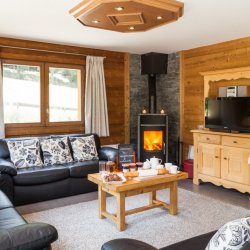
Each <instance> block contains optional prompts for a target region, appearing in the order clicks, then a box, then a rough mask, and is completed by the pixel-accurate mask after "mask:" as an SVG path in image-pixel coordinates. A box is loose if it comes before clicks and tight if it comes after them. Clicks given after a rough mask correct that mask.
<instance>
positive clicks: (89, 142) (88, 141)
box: [69, 135, 98, 161]
mask: <svg viewBox="0 0 250 250" xmlns="http://www.w3.org/2000/svg"><path fill="white" fill-rule="evenodd" d="M69 140H70V143H71V146H72V149H73V157H74V160H76V161H86V160H87V161H88V160H96V159H98V154H97V150H96V145H95V138H94V136H93V135H90V136H85V137H70V138H69Z"/></svg>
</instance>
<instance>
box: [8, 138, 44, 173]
mask: <svg viewBox="0 0 250 250" xmlns="http://www.w3.org/2000/svg"><path fill="white" fill-rule="evenodd" d="M7 145H8V148H9V151H10V158H11V161H12V162H13V163H14V165H15V167H16V168H26V167H32V166H42V165H43V163H42V160H41V156H40V148H39V141H38V140H37V139H31V140H23V141H20V140H19V141H12V140H11V141H7Z"/></svg>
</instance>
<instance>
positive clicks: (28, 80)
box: [3, 63, 41, 123]
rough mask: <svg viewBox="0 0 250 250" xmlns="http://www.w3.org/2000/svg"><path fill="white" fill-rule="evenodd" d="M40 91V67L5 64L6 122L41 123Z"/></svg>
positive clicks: (4, 95)
mask: <svg viewBox="0 0 250 250" xmlns="http://www.w3.org/2000/svg"><path fill="white" fill-rule="evenodd" d="M40 89H41V70H40V67H39V66H33V65H17V64H7V63H4V64H3V99H4V122H5V123H37V122H41V112H40V110H41V107H40Z"/></svg>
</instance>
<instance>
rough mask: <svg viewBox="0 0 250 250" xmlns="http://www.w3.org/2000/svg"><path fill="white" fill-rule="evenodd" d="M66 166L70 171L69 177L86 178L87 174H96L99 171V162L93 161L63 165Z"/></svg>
mask: <svg viewBox="0 0 250 250" xmlns="http://www.w3.org/2000/svg"><path fill="white" fill-rule="evenodd" d="M65 166H68V168H69V171H70V177H74V178H83V177H87V175H88V174H93V173H97V172H98V171H99V162H98V161H97V160H94V161H84V162H74V163H71V164H65Z"/></svg>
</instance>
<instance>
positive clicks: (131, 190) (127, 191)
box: [88, 172, 188, 231]
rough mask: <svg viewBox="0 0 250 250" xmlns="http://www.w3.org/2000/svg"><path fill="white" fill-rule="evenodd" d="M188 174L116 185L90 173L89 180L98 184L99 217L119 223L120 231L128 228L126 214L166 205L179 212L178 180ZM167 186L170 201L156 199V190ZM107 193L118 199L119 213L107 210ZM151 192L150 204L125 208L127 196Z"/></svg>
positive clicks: (174, 212)
mask: <svg viewBox="0 0 250 250" xmlns="http://www.w3.org/2000/svg"><path fill="white" fill-rule="evenodd" d="M187 178H188V174H187V173H185V172H181V173H179V174H175V175H171V174H165V175H157V176H154V177H148V178H146V179H142V180H128V181H127V182H126V183H123V184H119V185H117V184H116V185H114V184H106V183H104V182H103V181H102V180H101V177H100V174H99V173H97V174H89V175H88V180H89V181H92V182H94V183H96V184H97V185H98V202H99V218H100V219H104V218H109V219H111V220H113V221H114V222H115V223H116V224H117V228H118V230H119V231H123V230H125V228H126V224H125V216H126V215H131V214H135V213H138V212H142V211H145V210H149V209H152V208H157V207H165V208H167V209H168V210H169V213H170V214H172V215H176V214H177V203H178V190H177V186H178V181H179V180H183V179H187ZM165 188H169V189H170V203H169V204H167V203H165V202H163V201H160V200H157V199H156V191H157V190H162V189H165ZM106 193H109V194H111V195H113V196H115V197H116V199H117V213H116V214H110V213H109V212H107V210H106ZM143 193H149V204H148V205H147V206H143V207H138V208H134V209H131V210H128V211H126V210H125V197H129V196H134V195H138V194H143Z"/></svg>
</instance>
